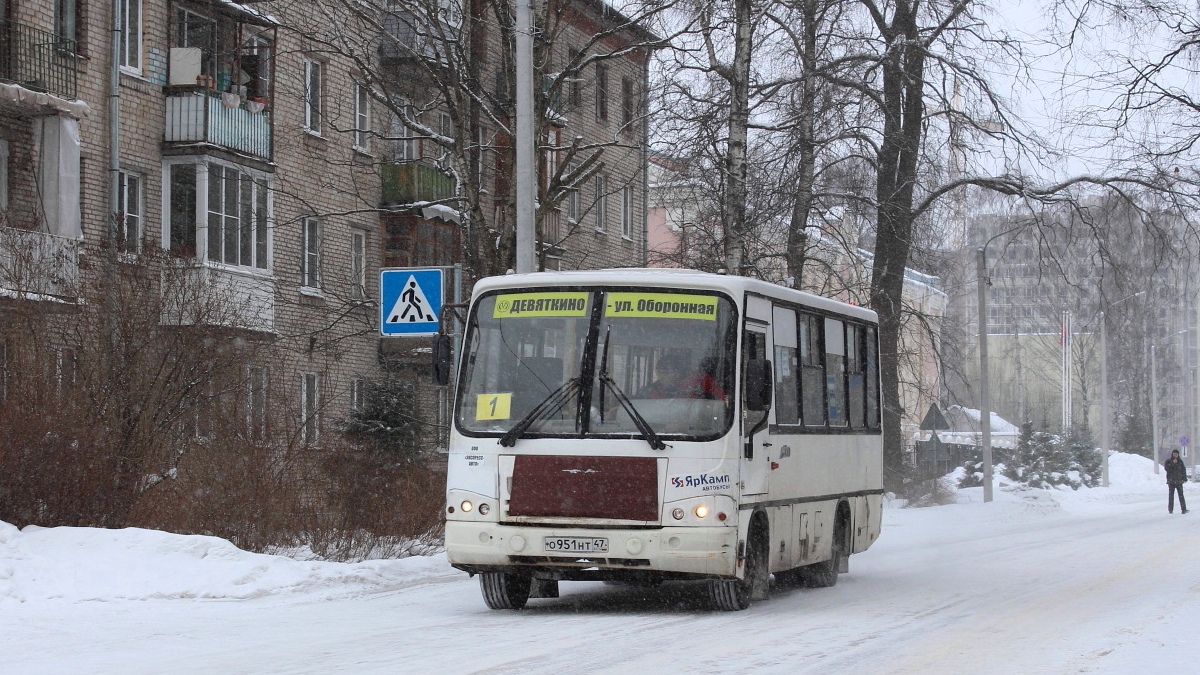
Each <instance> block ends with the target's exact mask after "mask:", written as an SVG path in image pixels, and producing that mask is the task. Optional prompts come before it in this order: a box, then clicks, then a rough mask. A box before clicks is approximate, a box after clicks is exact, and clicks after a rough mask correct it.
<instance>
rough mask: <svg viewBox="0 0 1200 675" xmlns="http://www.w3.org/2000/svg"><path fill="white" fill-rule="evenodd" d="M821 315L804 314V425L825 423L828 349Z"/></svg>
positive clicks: (802, 364)
mask: <svg viewBox="0 0 1200 675" xmlns="http://www.w3.org/2000/svg"><path fill="white" fill-rule="evenodd" d="M821 325H822V323H821V317H819V316H815V315H812V314H801V315H800V324H799V326H800V336H799V338H800V410H801V418H802V419H803V420H804V424H805V425H806V426H810V427H823V426H825V348H824V346H823V345H822V344H821V333H822V331H821Z"/></svg>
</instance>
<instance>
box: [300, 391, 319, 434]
mask: <svg viewBox="0 0 1200 675" xmlns="http://www.w3.org/2000/svg"><path fill="white" fill-rule="evenodd" d="M320 385H321V376H320V375H318V374H317V373H304V374H303V375H302V376H301V380H300V429H301V436H302V438H301V440H303V441H304V442H305V443H306V444H308V445H314V444H316V442H317V441H318V440H319V439H320V434H321V391H320Z"/></svg>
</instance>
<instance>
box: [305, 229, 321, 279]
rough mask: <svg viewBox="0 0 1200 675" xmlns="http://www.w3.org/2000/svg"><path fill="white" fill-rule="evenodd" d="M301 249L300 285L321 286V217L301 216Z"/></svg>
mask: <svg viewBox="0 0 1200 675" xmlns="http://www.w3.org/2000/svg"><path fill="white" fill-rule="evenodd" d="M300 227H301V228H302V230H303V232H302V233H301V237H302V238H303V242H302V245H303V250H302V251H301V253H300V285H301V286H304V287H305V288H320V287H321V219H320V218H303V219H301V221H300Z"/></svg>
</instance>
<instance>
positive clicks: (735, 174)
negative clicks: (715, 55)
mask: <svg viewBox="0 0 1200 675" xmlns="http://www.w3.org/2000/svg"><path fill="white" fill-rule="evenodd" d="M750 2H751V0H734V11H735V13H736V15H735V17H734V20H735V28H734V37H733V67H732V72H731V73H730V74H729V77H728V78H727V79H728V80H729V147H728V151H727V153H726V156H725V173H726V181H725V237H724V240H725V268H726V269H727V270H729V273H730V274H739V275H740V274H742V273H744V271H745V264H746V260H745V258H746V250H745V245H746V241H745V240H746V140H747V131H746V127H747V126H748V124H749V120H750V47H751V44H750V42H751V40H752V39H753V37H754V26H753V25H752V24H751V20H750V14H751V12H750V9H751V7H750Z"/></svg>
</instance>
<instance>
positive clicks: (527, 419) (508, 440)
mask: <svg viewBox="0 0 1200 675" xmlns="http://www.w3.org/2000/svg"><path fill="white" fill-rule="evenodd" d="M579 386H580V378H578V377H572V378H571V379H569V380H567V381H566V382H564V383H563V384H562V386H561V387H559V388H558V389H555V390H554V391H552V392H550V394H549V395H548V396H546V398H544V399H542V402H541V403H539V404H537V405H535V406H533V410H530V411H529V412H528V413H526V414H525V416H524V417H522V418H521V419H520V420H519V421H518V422H517V423H516V424H514V425H513V426H512V428H511V429H509V430H508V431H506V432H505V433H504V435H503V436H501V437H500V445H502V446H504V447H506V448H511V447H512V446H514V445H516V444H517V439H518V438H520V437H521V434H523V433H525V431H526V430H528V429H529V427H530V426H532V425H533V423H534V422H536V421H538V420H539V419H541V418H542V417H546V416H549V415H550V414H553V413H555V412H557V411H558V409H559V408H562V407H563V406H564V405H566V403H567V401H569V400H571V396H572V395H573V394H574V393H575V392H576V391H577V390H578V389H579Z"/></svg>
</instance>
